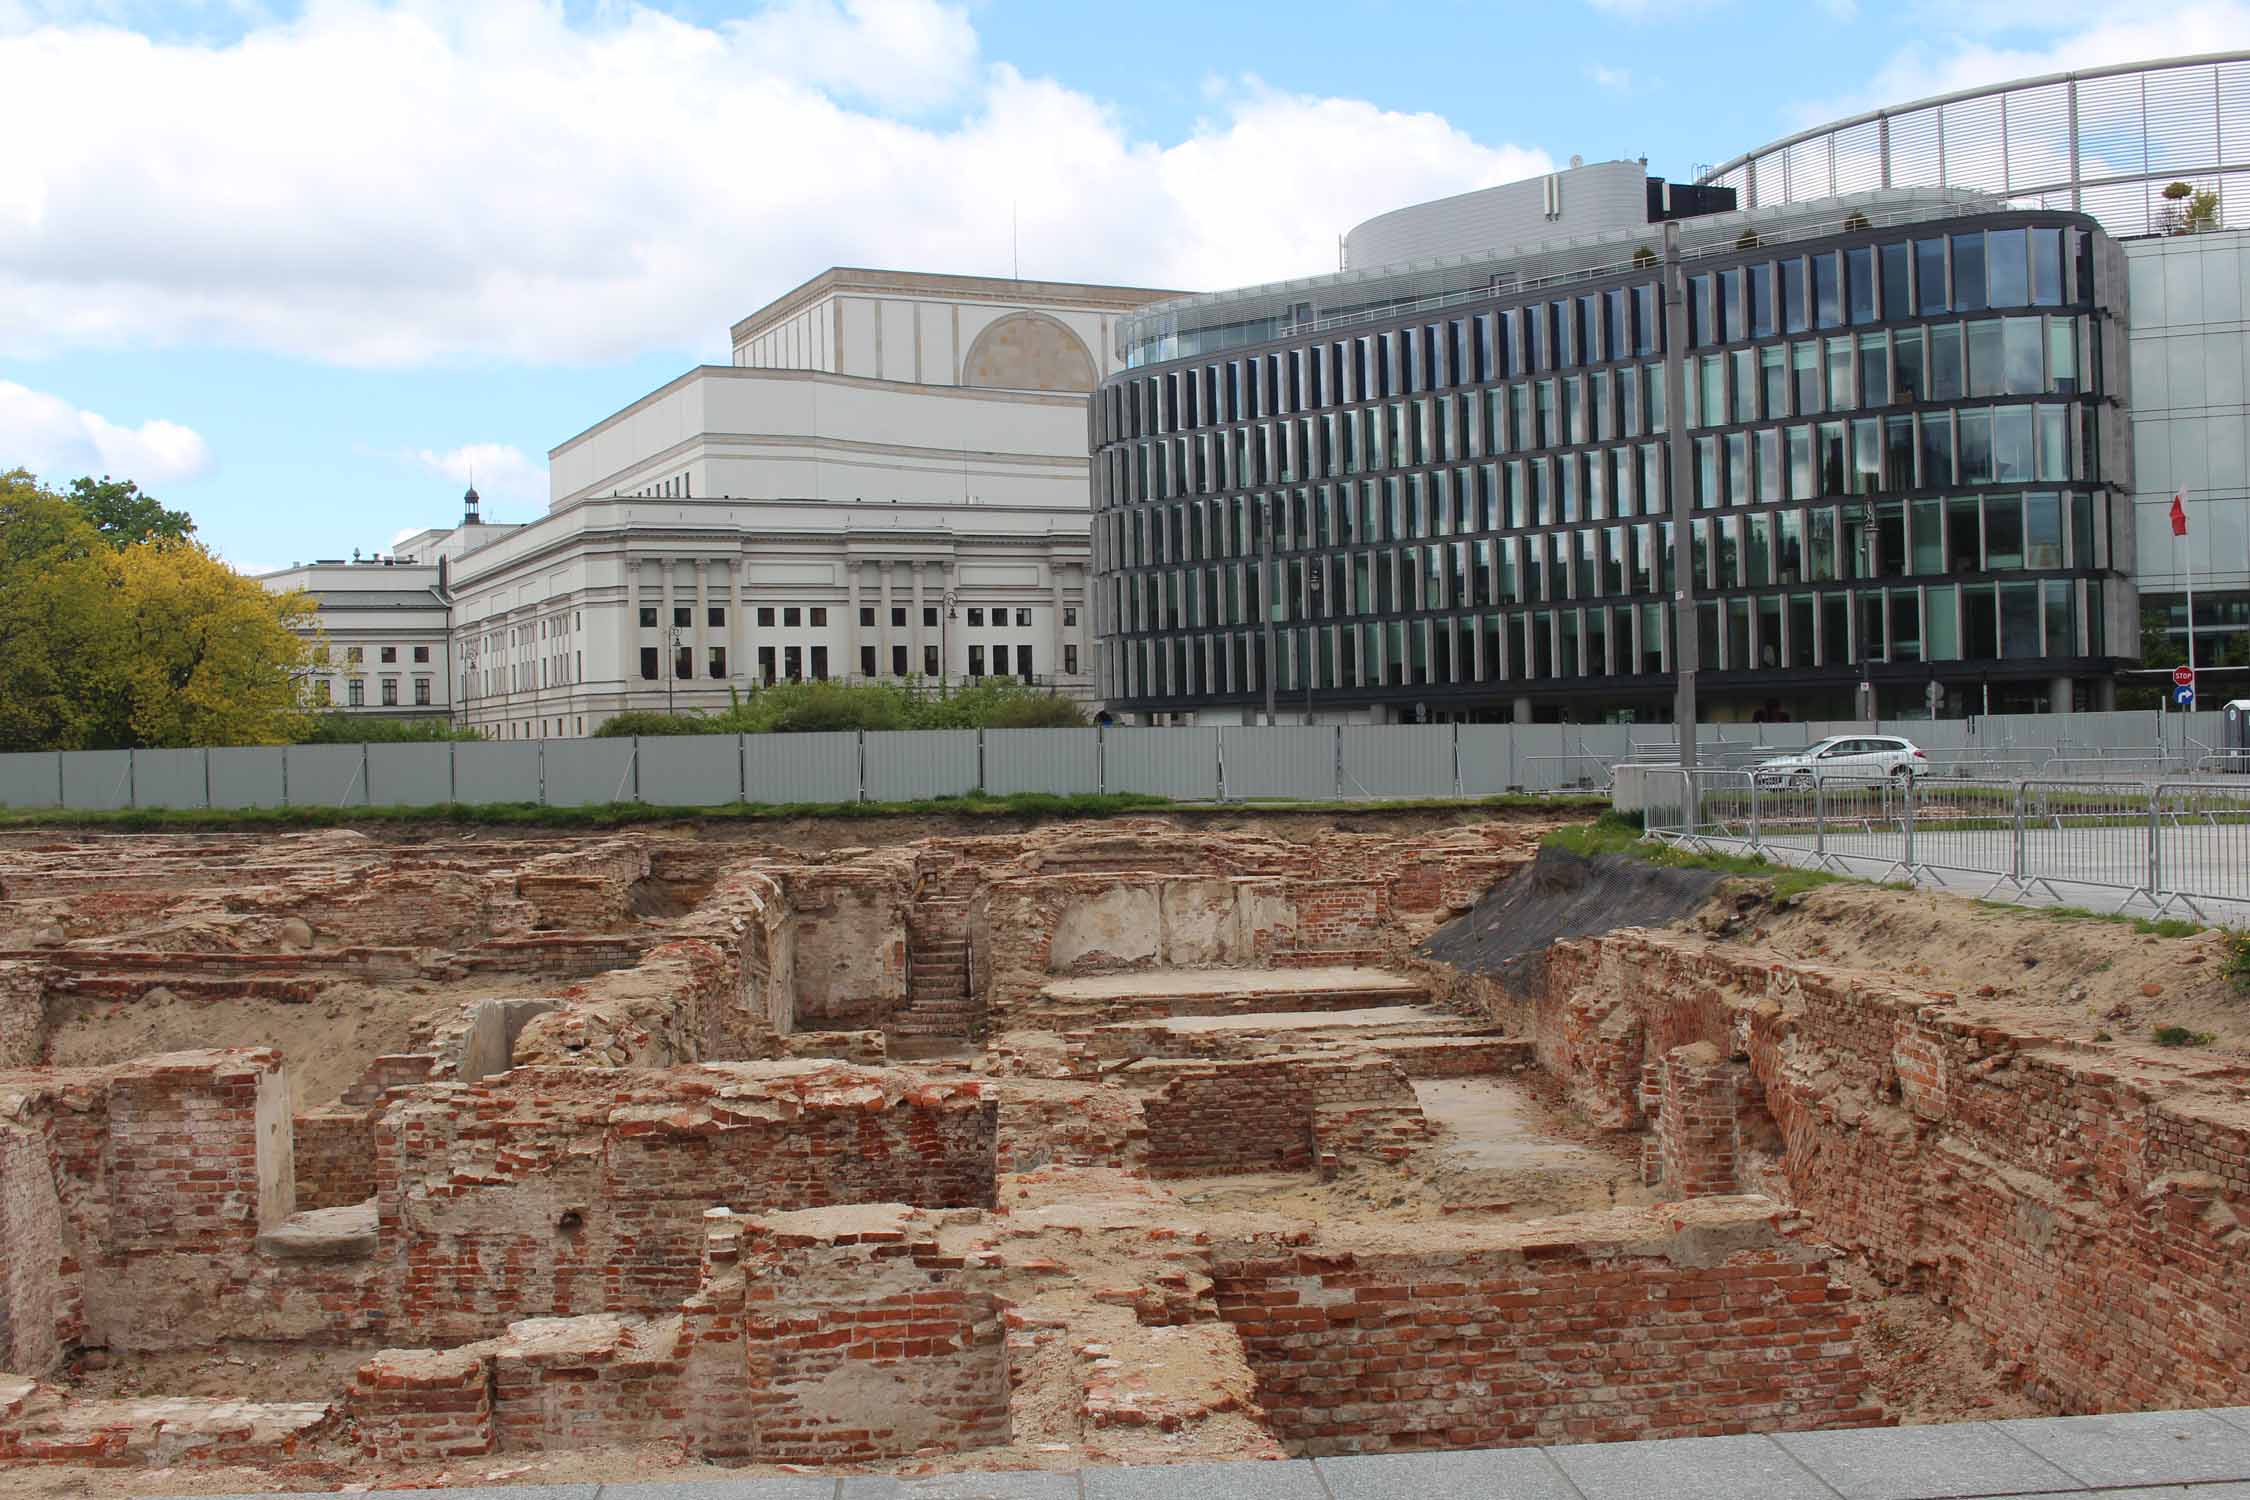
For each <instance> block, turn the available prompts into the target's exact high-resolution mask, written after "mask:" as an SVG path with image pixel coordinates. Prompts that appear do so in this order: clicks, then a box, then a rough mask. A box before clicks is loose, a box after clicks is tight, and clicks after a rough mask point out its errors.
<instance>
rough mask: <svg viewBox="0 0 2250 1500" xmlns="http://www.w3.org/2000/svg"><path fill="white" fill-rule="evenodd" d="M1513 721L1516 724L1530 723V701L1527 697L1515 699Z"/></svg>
mask: <svg viewBox="0 0 2250 1500" xmlns="http://www.w3.org/2000/svg"><path fill="white" fill-rule="evenodd" d="M1515 721H1516V722H1517V723H1518V724H1529V723H1530V722H1531V699H1530V697H1529V696H1528V695H1526V696H1522V697H1518V698H1517V699H1516V702H1515Z"/></svg>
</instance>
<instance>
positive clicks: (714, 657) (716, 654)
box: [705, 646, 727, 677]
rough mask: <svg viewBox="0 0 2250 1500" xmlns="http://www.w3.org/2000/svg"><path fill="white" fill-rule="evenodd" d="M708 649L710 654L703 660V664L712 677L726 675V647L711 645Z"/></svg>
mask: <svg viewBox="0 0 2250 1500" xmlns="http://www.w3.org/2000/svg"><path fill="white" fill-rule="evenodd" d="M709 651H710V656H709V659H708V660H707V661H706V662H705V666H706V667H707V668H708V669H709V670H710V673H711V675H712V676H713V677H724V676H726V675H727V648H726V647H724V646H712V647H710V648H709Z"/></svg>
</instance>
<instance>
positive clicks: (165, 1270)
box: [0, 820, 2250, 1487]
mask: <svg viewBox="0 0 2250 1500" xmlns="http://www.w3.org/2000/svg"><path fill="white" fill-rule="evenodd" d="M1539 831H1540V830H1539V829H1538V828H1537V827H1535V826H1532V825H1527V824H1517V823H1510V822H1505V821H1493V822H1484V823H1472V824H1468V825H1467V826H1461V827H1447V826H1442V825H1441V826H1435V827H1420V828H1410V829H1407V830H1405V831H1402V832H1367V833H1354V832H1347V831H1338V830H1327V831H1303V830H1300V831H1299V832H1298V833H1297V834H1296V835H1295V836H1284V835H1283V834H1282V833H1281V832H1278V831H1269V830H1268V829H1265V828H1261V827H1259V826H1257V825H1256V824H1255V823H1253V824H1252V826H1250V827H1249V828H1247V829H1245V830H1238V831H1213V830H1208V829H1200V828H1195V827H1189V826H1182V825H1179V824H1175V823H1171V822H1167V821H1161V820H1127V821H1113V822H1104V823H1098V824H1059V825H1051V826H1048V827H1044V828H1039V829H1035V830H1033V831H1030V832H1013V833H1004V834H993V835H977V836H932V837H926V838H920V839H916V840H913V841H911V842H902V843H896V844H890V845H884V846H879V847H847V848H839V849H834V850H826V851H817V852H811V851H807V850H803V849H798V848H792V847H788V846H785V845H782V844H778V843H769V842H761V841H754V840H743V839H726V838H715V837H705V836H698V834H697V833H696V832H695V831H693V830H667V831H663V832H651V833H638V832H635V833H620V834H613V835H602V836H587V837H576V838H570V837H560V838H525V839H517V838H512V837H507V836H493V837H482V838H479V837H472V836H468V835H462V836H458V837H438V838H430V839H426V840H419V841H404V840H400V841H383V840H378V839H374V838H370V837H367V836H364V835H360V834H354V833H320V834H303V835H284V836H278V837H258V838H247V837H232V836H225V835H163V836H158V835H149V836H137V837H132V838H127V839H115V838H107V839H105V838H97V837H87V836H72V835H63V834H42V835H37V836H30V835H14V836H10V837H8V838H6V839H0V1372H5V1373H0V1460H15V1461H36V1462H50V1463H78V1464H87V1465H100V1466H115V1467H129V1466H148V1465H157V1464H165V1465H170V1464H181V1463H191V1464H192V1463H210V1464H218V1463H251V1464H263V1465H289V1466H291V1467H290V1469H289V1472H290V1473H291V1474H292V1475H295V1476H297V1477H298V1478H300V1479H303V1480H305V1481H307V1482H308V1483H311V1484H312V1485H313V1487H317V1484H318V1482H320V1481H325V1480H333V1481H336V1482H341V1481H342V1480H343V1479H345V1478H348V1477H352V1476H365V1475H367V1474H369V1473H376V1474H396V1475H400V1476H406V1477H413V1476H422V1477H427V1476H428V1475H430V1474H431V1473H432V1472H434V1471H435V1470H436V1469H438V1468H441V1467H446V1466H458V1465H461V1464H464V1463H475V1462H477V1461H480V1460H482V1459H485V1458H488V1457H504V1456H508V1455H527V1454H539V1453H549V1452H557V1451H563V1450H573V1449H605V1448H611V1447H619V1448H620V1449H621V1451H622V1448H623V1447H624V1446H629V1445H636V1444H651V1443H653V1444H659V1445H662V1446H664V1447H665V1448H666V1449H667V1450H668V1451H671V1452H673V1453H675V1454H676V1455H677V1456H678V1457H679V1458H683V1459H686V1460H689V1461H694V1462H703V1463H713V1464H724V1465H729V1466H737V1465H760V1464H789V1465H844V1466H863V1465H874V1466H883V1465H892V1464H897V1463H900V1462H917V1463H934V1464H938V1465H941V1466H942V1465H945V1464H948V1463H969V1464H973V1465H975V1466H979V1467H995V1466H998V1467H1018V1466H1020V1467H1040V1466H1051V1465H1053V1464H1055V1463H1058V1462H1059V1463H1063V1464H1065V1465H1066V1466H1067V1465H1074V1464H1077V1463H1083V1462H1088V1461H1095V1462H1098V1461H1102V1460H1104V1459H1118V1460H1128V1459H1140V1460H1146V1459H1149V1458H1152V1457H1165V1458H1180V1459H1198V1458H1223V1457H1255V1456H1274V1455H1279V1454H1283V1453H1295V1454H1315V1455H1325V1454H1335V1453H1351V1452H1384V1451H1411V1450H1419V1449H1434V1448H1447V1447H1462V1446H1471V1445H1479V1446H1485V1445H1511V1444H1522V1443H1553V1442H1567V1441H1596V1440H1610V1439H1620V1438H1634V1437H1668V1436H1686V1435H1705V1434H1721V1433H1735V1432H1746V1431H1773V1430H1785V1429H1786V1430H1797V1429H1811V1428H1820V1427H1833V1426H1850V1425H1863V1424H1867V1423H1873V1422H1880V1421H1885V1420H1891V1419H1893V1416H1894V1414H1892V1413H1887V1412H1886V1411H1885V1410H1884V1408H1883V1406H1882V1404H1881V1403H1880V1401H1879V1400H1878V1399H1877V1398H1876V1397H1875V1395H1874V1394H1873V1393H1872V1390H1871V1387H1870V1384H1869V1379H1868V1373H1867V1369H1866V1366H1865V1363H1864V1360H1863V1357H1862V1355H1863V1351H1862V1347H1861V1342H1860V1325H1861V1322H1862V1317H1863V1313H1864V1309H1863V1308H1862V1307H1861V1305H1860V1304H1859V1303H1858V1302H1857V1301H1855V1299H1854V1296H1853V1294H1852V1293H1851V1292H1850V1290H1849V1289H1848V1286H1847V1284H1846V1282H1845V1281H1844V1280H1842V1279H1839V1276H1838V1275H1837V1274H1835V1273H1836V1272H1838V1270H1839V1269H1840V1267H1839V1258H1840V1257H1844V1256H1850V1257H1852V1258H1854V1259H1855V1260H1856V1261H1857V1262H1858V1263H1860V1264H1863V1265H1865V1266H1866V1267H1869V1268H1871V1269H1872V1270H1873V1271H1874V1272H1875V1273H1876V1274H1878V1275H1879V1276H1881V1277H1882V1278H1884V1279H1885V1280H1886V1281H1888V1282H1891V1283H1894V1284H1898V1285H1904V1286H1911V1287H1914V1288H1916V1289H1918V1290H1921V1291H1925V1292H1927V1293H1929V1294H1931V1295H1933V1296H1936V1297H1939V1298H1942V1300H1944V1301H1945V1302H1946V1303H1947V1304H1948V1305H1949V1306H1950V1307H1951V1308H1952V1309H1953V1310H1954V1311H1955V1313H1956V1314H1957V1315H1958V1316H1959V1317H1960V1318H1961V1319H1963V1320H1964V1321H1966V1322H1967V1323H1968V1324H1970V1325H1971V1326H1973V1327H1974V1328H1976V1329H1977V1330H1978V1331H1979V1332H1980V1333H1981V1334H1983V1335H1984V1337H1986V1338H1987V1339H1988V1340H1989V1341H1990V1342H1991V1344H1992V1346H1993V1348H1994V1349H1995V1350H1996V1351H1998V1356H1999V1357H2000V1358H2001V1359H2003V1360H2004V1361H2006V1362H2008V1364H2009V1366H2010V1368H2011V1369H2013V1370H2014V1371H2016V1372H2017V1373H2018V1376H2019V1378H2020V1381H2021V1383H2022V1384H2023V1385H2024V1386H2026V1387H2027V1388H2030V1389H2033V1390H2036V1391H2038V1392H2039V1393H2040V1394H2041V1396H2042V1398H2043V1399H2045V1400H2048V1401H2050V1402H2051V1403H2053V1404H2054V1405H2055V1406H2057V1407H2058V1408H2060V1409H2068V1410H2092V1409H2097V1408H2116V1407H2121V1406H2142V1405H2152V1404H2175V1403H2185V1402H2189V1401H2193V1402H2196V1403H2203V1404H2233V1403H2236V1402H2239V1401H2241V1400H2242V1399H2243V1391H2244V1386H2245V1383H2246V1382H2245V1377H2243V1376H2241V1375H2240V1374H2239V1373H2238V1372H2239V1370H2240V1369H2241V1367H2242V1366H2241V1360H2240V1359H2239V1353H2240V1350H2241V1348H2242V1347H2243V1340H2244V1335H2245V1330H2244V1327H2243V1318H2244V1316H2245V1315H2244V1314H2243V1312H2242V1310H2241V1309H2240V1307H2239V1306H2238V1305H2236V1303H2235V1301H2234V1300H2232V1299H2229V1298H2228V1297H2227V1296H2226V1295H2225V1290H2226V1289H2227V1288H2228V1287H2230V1286H2232V1285H2235V1284H2238V1280H2239V1276H2240V1273H2241V1257H2242V1256H2243V1254H2244V1244H2245V1239H2244V1236H2243V1234H2242V1232H2241V1230H2240V1228H2239V1226H2238V1224H2237V1221H2236V1218H2235V1207H2234V1206H2235V1204H2236V1203H2238V1202H2239V1201H2240V1197H2241V1194H2242V1193H2243V1191H2244V1189H2245V1183H2244V1175H2245V1173H2246V1172H2250V1166H2246V1165H2245V1163H2246V1161H2250V1150H2246V1149H2245V1148H2246V1146H2250V1142H2246V1141H2245V1140H2244V1138H2243V1136H2244V1131H2245V1129H2250V1126H2245V1125H2241V1124H2235V1123H2230V1122H2231V1121H2232V1120H2235V1119H2239V1118H2241V1117H2242V1116H2243V1109H2242V1096H2241V1090H2242V1085H2241V1083H2240V1081H2239V1078H2238V1077H2237V1074H2238V1073H2239V1069H2233V1068H2229V1067H2226V1066H2224V1065H2223V1064H2222V1063H2221V1062H2219V1061H2217V1060H2215V1059H2213V1060H2206V1061H2205V1062H2204V1063H2203V1064H2202V1065H2201V1066H2198V1065H2197V1064H2196V1063H2195V1062H2193V1061H2188V1062H2180V1061H2178V1060H2173V1061H2171V1062H2170V1063H2168V1064H2164V1065H2161V1066H2160V1065H2159V1064H2157V1063H2155V1062H2151V1061H2148V1060H2145V1059H2135V1060H2133V1061H2131V1062H2130V1063H2129V1064H2127V1063H2123V1062H2121V1061H2120V1060H2119V1059H2118V1058H2117V1057H2116V1056H2114V1055H2112V1054H2110V1053H2108V1052H2103V1051H2098V1050H2091V1049H2086V1048H2078V1049H2072V1048H2068V1047H2059V1046H2055V1045H2051V1044H2048V1043H2045V1042H2042V1041H2040V1040H2039V1039H2038V1038H2036V1037H2034V1036H2031V1035H2029V1034H2024V1035H2015V1034H2011V1033H2010V1032H2008V1031H2007V1030H2006V1028H2005V1027H2004V1026H2000V1025H1997V1024H1995V1023H1994V1021H1993V1020H1992V1019H1991V1018H1990V1017H1986V1016H1976V1015H1971V1014H1967V1013H1965V1012H1964V1011H1963V1010H1962V1008H1961V1007H1960V1006H1959V1005H1958V1004H1957V1003H1954V1002H1949V1001H1947V1000H1945V999H1942V998H1934V997H1932V996H1931V995H1928V994H1925V993H1916V992H1911V991H1908V990H1905V989H1902V988H1899V987H1897V986H1895V985H1886V984H1885V983H1882V982H1879V981H1878V979H1877V978H1876V977H1873V976H1869V975H1865V974H1854V973H1848V972H1840V971H1827V970H1823V969H1821V968H1820V967H1819V966H1817V965H1806V964H1794V965H1780V964H1778V963H1776V962H1774V961H1772V960H1771V958H1770V956H1765V957H1761V956H1760V955H1758V954H1757V953H1756V952H1755V951H1754V950H1748V949H1744V948H1741V947H1739V946H1732V947H1730V946H1727V945H1724V944H1718V943H1713V942H1709V941H1705V940H1702V939H1698V938H1694V937H1690V936H1687V935H1683V934H1677V933H1669V932H1663V933H1660V932H1651V931H1644V930H1626V931H1619V932H1615V933H1611V934H1608V935H1606V936H1602V937H1596V938H1584V939H1576V940H1570V941H1565V942H1562V943H1559V944H1557V945H1555V947H1554V948H1553V949H1552V950H1551V951H1550V952H1549V954H1548V960H1547V964H1546V967H1545V970H1544V974H1543V978H1542V980H1541V982H1540V983H1539V984H1538V985H1537V986H1536V987H1535V988H1534V989H1533V991H1532V992H1531V993H1529V994H1516V993H1512V992H1510V991H1508V990H1506V989H1504V988H1503V987H1502V986H1500V985H1499V984H1498V983H1496V982H1494V981H1492V980H1490V979H1487V978H1484V977H1480V976H1478V975H1474V974H1470V973H1465V972H1462V971H1459V970H1456V969H1453V968H1450V967H1447V966H1445V965H1441V964H1437V963H1434V962H1432V961H1430V960H1429V959H1426V958H1423V957H1420V956H1418V954H1417V952H1416V946H1417V944H1419V943H1420V941H1421V940H1422V939H1424V938H1425V937H1427V936H1428V935H1429V934H1430V933H1431V932H1432V931H1434V930H1435V929H1436V928H1437V927H1439V926H1440V925H1441V924H1443V923H1445V922H1447V921H1449V920H1451V919H1453V918H1456V917H1458V916H1460V915H1461V914H1462V913H1464V912H1466V911H1467V910H1468V909H1469V908H1470V907H1472V906H1473V905H1474V904H1475V903H1476V901H1477V900H1478V898H1479V897H1480V896H1482V895H1483V894H1484V893H1485V892H1486V891H1487V890H1489V889H1490V888H1492V887H1493V886H1494V885H1495V883H1496V882H1499V881H1501V880H1503V879H1505V878H1507V877H1508V876H1510V875H1511V874H1513V873H1514V872H1516V871H1517V870H1519V869H1520V868H1521V867H1522V866H1523V865H1524V864H1525V862H1526V861H1527V860H1528V859H1529V858H1530V856H1531V854H1532V852H1533V849H1534V847H1535V844H1536V839H1537V835H1538V833H1539ZM386 1007H389V1009H386ZM393 1011H395V1012H396V1013H395V1014H393ZM148 1016H160V1017H162V1018H163V1025H164V1027H166V1028H169V1029H167V1030H163V1031H162V1032H161V1033H160V1034H161V1035H162V1036H165V1037H173V1038H177V1039H179V1040H183V1041H192V1042H194V1043H196V1045H194V1046H182V1047H177V1048H174V1049H172V1050H164V1051H159V1052H153V1053H148V1054H131V1053H130V1049H131V1046H132V1045H133V1043H134V1042H135V1040H136V1039H138V1038H139V1037H141V1036H143V1035H145V1034H148V1033H144V1032H142V1031H140V1030H136V1029H135V1028H136V1026H138V1025H139V1024H140V1023H141V1021H142V1019H143V1018H145V1017H148ZM360 1016H373V1017H376V1018H377V1019H380V1020H383V1021H384V1022H385V1025H384V1026H376V1025H375V1024H374V1023H373V1022H372V1021H370V1022H366V1023H365V1024H360V1025H357V1026H356V1027H355V1026H354V1025H353V1024H352V1022H353V1019H354V1018H355V1017H360ZM327 1017H334V1018H335V1023H334V1027H333V1028H332V1029H329V1030H323V1029H322V1028H321V1026H320V1025H319V1024H317V1023H319V1022H321V1021H322V1020H323V1019H324V1018H327ZM152 1024H153V1023H152ZM307 1025H309V1026H310V1029H309V1030H308V1029H306V1027H307ZM292 1026H295V1027H296V1028H297V1029H295V1030H291V1029H289V1028H290V1027H292ZM386 1027H387V1029H385V1028H386ZM277 1039H279V1040H277ZM105 1049H106V1050H105ZM119 1054H130V1055H119ZM1573 1132H1575V1134H1573ZM2121 1287H2130V1288H2131V1289H2132V1290H2131V1292H2130V1293H2124V1292H2121V1291H2120V1290H2119V1288H2121ZM214 1344H224V1345H225V1347H227V1348H228V1349H232V1350H237V1351H243V1352H244V1353H245V1355H246V1356H247V1358H248V1362H249V1363H250V1365H251V1367H252V1368H255V1365H256V1357H257V1351H260V1350H275V1351H297V1352H304V1353H308V1354H309V1355H313V1356H317V1357H318V1358H319V1359H320V1360H321V1361H322V1362H323V1363H322V1364H321V1365H320V1368H322V1369H324V1370H329V1371H333V1372H338V1373H336V1374H335V1375H334V1376H333V1378H332V1382H331V1384H332V1388H327V1389H322V1390H312V1391H307V1390H304V1389H302V1388H301V1385H300V1383H299V1382H298V1381H296V1380H294V1379H293V1380H291V1381H283V1380H280V1379H279V1378H276V1379H275V1380H274V1381H272V1382H270V1383H269V1384H268V1385H267V1386H265V1387H260V1388H255V1389H250V1390H246V1391H239V1392H236V1393H234V1394H232V1395H231V1396H229V1397H225V1398H221V1397H214V1396H198V1395H190V1394H186V1393H181V1392H171V1391H164V1390H160V1389H159V1390H151V1389H134V1388H125V1387H121V1386H118V1385H116V1384H115V1383H114V1382H111V1383H109V1384H105V1383H104V1381H105V1377H104V1376H103V1375H102V1374H101V1373H99V1372H101V1371H104V1370H110V1371H114V1370H115V1369H116V1368H118V1367H119V1366H120V1365H123V1366H127V1367H130V1366H131V1365H132V1364H133V1362H134V1361H137V1360H138V1361H147V1362H150V1363H151V1365H152V1367H157V1366H161V1365H162V1363H163V1362H164V1361H167V1360H177V1359H180V1358H185V1357H189V1356H191V1355H192V1354H193V1353H194V1352H195V1351H198V1350H200V1349H202V1348H204V1347H206V1346H212V1345H214ZM252 1384H253V1385H255V1384H256V1383H255V1381H253V1382H252ZM300 1487H302V1486H300Z"/></svg>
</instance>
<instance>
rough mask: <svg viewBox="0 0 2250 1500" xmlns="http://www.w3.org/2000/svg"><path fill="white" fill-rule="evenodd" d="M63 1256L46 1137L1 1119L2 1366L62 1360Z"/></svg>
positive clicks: (25, 1370) (67, 1300)
mask: <svg viewBox="0 0 2250 1500" xmlns="http://www.w3.org/2000/svg"><path fill="white" fill-rule="evenodd" d="M0 1102H4V1101H0ZM66 1255H67V1251H66V1250H65V1247H64V1240H63V1212H62V1201H61V1199H59V1198H58V1197H57V1196H56V1194H55V1181H54V1174H53V1171H52V1169H51V1168H50V1167H49V1165H48V1158H47V1143H46V1139H45V1137H44V1135H43V1134H42V1133H41V1132H40V1131H39V1130H38V1129H37V1128H36V1127H35V1126H33V1125H31V1124H27V1123H23V1122H20V1121H10V1120H8V1119H6V1118H0V1370H8V1371H13V1372H15V1373H16V1374H19V1375H44V1374H46V1373H47V1372H48V1371H49V1370H52V1369H53V1368H54V1367H55V1366H56V1365H57V1364H58V1363H60V1362H61V1359H62V1354H63V1348H64V1341H65V1337H66V1331H67V1328H68V1324H69V1322H70V1313H71V1312H72V1310H73V1309H72V1306H71V1302H72V1298H71V1291H70V1284H69V1282H68V1280H67V1279H66V1277H65V1274H64V1270H63V1263H64V1260H65V1258H66Z"/></svg>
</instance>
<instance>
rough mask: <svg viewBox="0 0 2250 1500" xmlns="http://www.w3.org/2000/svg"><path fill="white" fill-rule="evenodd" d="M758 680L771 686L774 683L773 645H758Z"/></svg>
mask: <svg viewBox="0 0 2250 1500" xmlns="http://www.w3.org/2000/svg"><path fill="white" fill-rule="evenodd" d="M758 680H759V681H760V682H762V683H764V684H765V685H766V686H767V687H772V686H773V684H774V657H773V647H771V646H760V647H759V648H758Z"/></svg>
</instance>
